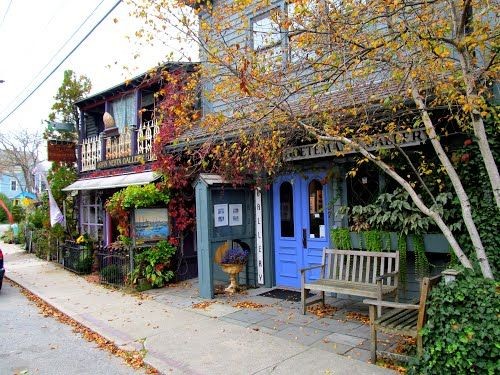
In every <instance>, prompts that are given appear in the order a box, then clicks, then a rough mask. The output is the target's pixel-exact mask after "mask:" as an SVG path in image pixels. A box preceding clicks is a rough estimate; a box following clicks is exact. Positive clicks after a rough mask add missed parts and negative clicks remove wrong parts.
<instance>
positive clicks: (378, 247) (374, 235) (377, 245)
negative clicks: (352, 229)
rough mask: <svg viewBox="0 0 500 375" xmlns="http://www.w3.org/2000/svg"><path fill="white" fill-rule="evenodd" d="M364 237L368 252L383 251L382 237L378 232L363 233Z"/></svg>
mask: <svg viewBox="0 0 500 375" xmlns="http://www.w3.org/2000/svg"><path fill="white" fill-rule="evenodd" d="M360 235H362V236H363V237H364V244H365V249H366V250H368V251H382V235H381V233H380V231H378V230H367V231H364V232H361V233H360Z"/></svg>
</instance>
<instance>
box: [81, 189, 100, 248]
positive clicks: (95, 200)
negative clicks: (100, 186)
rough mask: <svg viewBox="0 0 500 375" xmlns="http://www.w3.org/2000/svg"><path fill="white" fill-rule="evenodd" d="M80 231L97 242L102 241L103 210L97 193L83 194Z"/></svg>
mask: <svg viewBox="0 0 500 375" xmlns="http://www.w3.org/2000/svg"><path fill="white" fill-rule="evenodd" d="M80 208H81V211H80V229H81V232H82V233H87V234H88V235H89V237H90V238H92V239H93V240H95V241H102V236H103V220H102V217H103V210H102V202H101V198H100V197H99V196H98V195H97V194H96V193H95V192H85V193H83V194H82V200H81V205H80Z"/></svg>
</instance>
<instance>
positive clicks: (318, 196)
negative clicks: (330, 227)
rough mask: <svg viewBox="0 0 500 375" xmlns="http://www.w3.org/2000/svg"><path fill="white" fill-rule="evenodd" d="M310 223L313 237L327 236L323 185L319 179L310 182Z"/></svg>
mask: <svg viewBox="0 0 500 375" xmlns="http://www.w3.org/2000/svg"><path fill="white" fill-rule="evenodd" d="M309 225H310V232H309V233H310V236H311V238H324V237H325V210H324V202H323V185H322V184H321V182H319V181H318V180H312V181H311V182H310V183H309Z"/></svg>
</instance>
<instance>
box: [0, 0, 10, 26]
mask: <svg viewBox="0 0 500 375" xmlns="http://www.w3.org/2000/svg"><path fill="white" fill-rule="evenodd" d="M11 5H12V0H10V1H9V4H8V5H7V9H6V10H5V13H4V14H3V17H2V22H0V27H2V25H3V23H4V21H5V17H7V13H9V9H10V6H11Z"/></svg>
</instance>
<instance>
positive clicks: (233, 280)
mask: <svg viewBox="0 0 500 375" xmlns="http://www.w3.org/2000/svg"><path fill="white" fill-rule="evenodd" d="M220 266H221V268H222V270H223V271H224V272H225V273H227V274H228V275H229V281H230V283H229V286H228V287H227V288H226V289H224V290H225V291H226V292H228V293H236V292H237V291H238V290H239V289H240V286H239V285H238V274H239V273H240V272H241V271H242V270H243V267H245V265H244V264H224V263H222V264H221V265H220Z"/></svg>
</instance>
